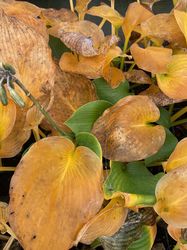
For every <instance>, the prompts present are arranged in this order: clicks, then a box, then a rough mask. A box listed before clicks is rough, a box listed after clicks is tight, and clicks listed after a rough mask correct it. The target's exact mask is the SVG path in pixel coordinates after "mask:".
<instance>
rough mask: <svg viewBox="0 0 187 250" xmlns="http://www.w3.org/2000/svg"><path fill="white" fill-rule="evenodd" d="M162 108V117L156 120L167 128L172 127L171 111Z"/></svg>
mask: <svg viewBox="0 0 187 250" xmlns="http://www.w3.org/2000/svg"><path fill="white" fill-rule="evenodd" d="M159 110H160V119H159V120H158V121H157V122H156V123H158V124H159V125H163V126H164V127H166V128H170V127H171V125H172V124H171V120H170V113H169V112H168V111H167V110H166V109H164V108H159Z"/></svg>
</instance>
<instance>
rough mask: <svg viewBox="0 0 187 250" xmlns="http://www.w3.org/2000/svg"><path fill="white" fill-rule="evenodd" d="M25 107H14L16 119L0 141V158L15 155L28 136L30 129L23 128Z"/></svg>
mask: <svg viewBox="0 0 187 250" xmlns="http://www.w3.org/2000/svg"><path fill="white" fill-rule="evenodd" d="M26 113H27V109H21V108H19V107H18V106H17V107H16V121H15V124H14V127H13V129H12V131H11V133H10V134H9V135H8V136H7V137H6V138H5V139H4V140H2V141H0V158H10V157H14V156H15V155H17V154H18V153H19V152H20V151H21V149H22V146H23V144H24V143H25V142H26V141H27V140H28V139H29V137H30V133H31V132H30V129H28V128H25V122H26Z"/></svg>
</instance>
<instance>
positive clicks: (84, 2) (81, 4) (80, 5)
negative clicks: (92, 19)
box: [75, 0, 92, 20]
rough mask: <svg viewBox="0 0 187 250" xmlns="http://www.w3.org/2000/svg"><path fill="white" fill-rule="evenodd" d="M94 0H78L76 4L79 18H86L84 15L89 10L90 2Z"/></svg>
mask: <svg viewBox="0 0 187 250" xmlns="http://www.w3.org/2000/svg"><path fill="white" fill-rule="evenodd" d="M91 1H92V0H76V6H75V9H76V11H77V12H78V13H79V19H80V20H82V19H84V15H85V13H86V11H87V7H88V4H89V3H90V2H91Z"/></svg>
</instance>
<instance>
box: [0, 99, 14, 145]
mask: <svg viewBox="0 0 187 250" xmlns="http://www.w3.org/2000/svg"><path fill="white" fill-rule="evenodd" d="M15 120H16V105H15V104H14V102H13V101H11V100H9V103H8V105H7V106H3V104H2V103H1V102H0V150H1V141H2V140H4V139H5V138H7V136H8V135H9V134H10V133H11V131H12V129H13V127H14V123H15Z"/></svg>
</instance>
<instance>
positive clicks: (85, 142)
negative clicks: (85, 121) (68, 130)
mask: <svg viewBox="0 0 187 250" xmlns="http://www.w3.org/2000/svg"><path fill="white" fill-rule="evenodd" d="M76 143H77V146H85V147H88V148H90V149H91V150H92V151H93V152H95V153H96V155H98V156H99V158H101V159H102V149H101V145H100V143H99V141H98V140H97V138H96V137H95V136H94V135H92V134H90V133H88V132H81V133H79V134H77V136H76Z"/></svg>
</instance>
